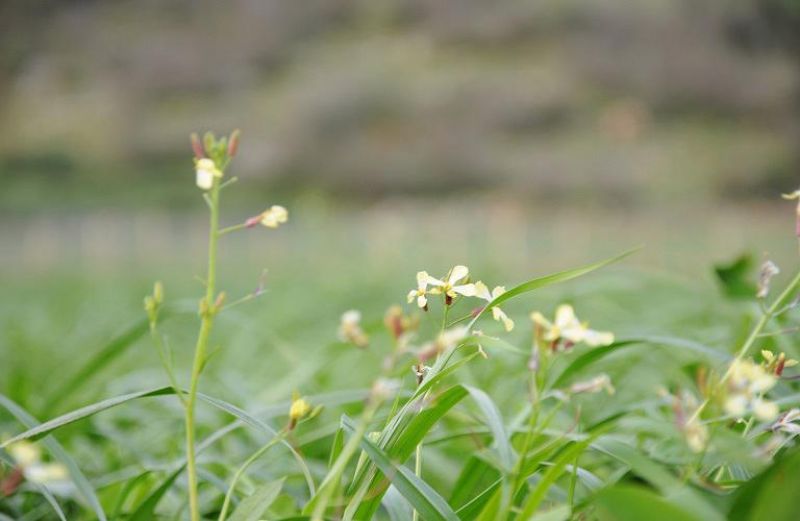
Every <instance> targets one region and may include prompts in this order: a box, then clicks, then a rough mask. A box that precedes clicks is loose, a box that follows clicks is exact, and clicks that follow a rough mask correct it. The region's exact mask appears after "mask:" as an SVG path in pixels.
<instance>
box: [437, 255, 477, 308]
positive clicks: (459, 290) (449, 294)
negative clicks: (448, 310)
mask: <svg viewBox="0 0 800 521" xmlns="http://www.w3.org/2000/svg"><path fill="white" fill-rule="evenodd" d="M468 276H469V268H467V267H466V266H461V265H458V266H455V267H453V269H451V270H450V272H449V273H448V274H447V277H445V280H444V281H442V280H439V279H435V278H433V277H428V284H430V285H431V286H433V288H432V289H431V290H430V291H429V292H428V293H430V294H431V295H441V294H443V295H444V296H445V303H446V304H448V305H450V304H451V303H452V302H453V299H454V298H456V296H457V295H464V296H465V297H474V296H475V284H459V282H463V281H464V280H465V279H466V278H467V277H468Z"/></svg>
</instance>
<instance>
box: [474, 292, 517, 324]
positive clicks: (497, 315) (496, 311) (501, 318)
mask: <svg viewBox="0 0 800 521" xmlns="http://www.w3.org/2000/svg"><path fill="white" fill-rule="evenodd" d="M505 292H506V288H504V287H503V286H496V287H495V288H494V289H493V290H492V291H491V292H490V291H489V287H488V286H486V284H484V283H483V282H481V281H478V282H476V283H475V296H476V297H478V298H482V299H483V300H485V301H487V302H491V301H493V300H494V299H496V298H497V297H499V296H500V295H502V294H503V293H505ZM492 317H493V318H494V319H495V320H497V321H498V322H502V323H503V327H505V329H506V331H511V330H512V329H514V321H513V320H511V319H510V318H508V315H506V314H505V312H504V311H503V310H502V309H500V307H498V306H494V307H493V308H492Z"/></svg>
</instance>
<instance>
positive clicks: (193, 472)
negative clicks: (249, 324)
mask: <svg viewBox="0 0 800 521" xmlns="http://www.w3.org/2000/svg"><path fill="white" fill-rule="evenodd" d="M208 200H209V201H210V204H209V208H210V210H211V212H210V217H209V233H208V275H207V277H206V296H205V300H204V302H205V304H204V305H203V306H201V323H200V333H199V334H198V336H197V345H196V346H195V350H194V362H193V363H192V379H191V383H190V385H189V396H188V398H187V403H186V472H187V474H188V478H189V513H190V517H191V520H192V521H200V506H199V503H198V497H197V462H196V460H195V446H194V440H195V415H194V413H195V407H196V404H197V386H198V383H199V381H200V373H201V372H202V371H203V366H204V364H205V358H206V350H207V349H208V338H209V336H210V335H211V328H212V326H213V323H214V313H215V311H214V287H215V283H216V271H217V238H218V237H219V234H218V229H219V184H218V182H217V183H215V184H214V186H213V187H212V188H211V195H210V197H208Z"/></svg>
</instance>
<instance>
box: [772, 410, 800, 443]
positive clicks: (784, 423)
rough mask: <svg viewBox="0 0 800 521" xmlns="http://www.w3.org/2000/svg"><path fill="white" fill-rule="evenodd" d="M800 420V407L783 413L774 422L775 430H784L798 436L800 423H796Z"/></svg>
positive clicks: (773, 428)
mask: <svg viewBox="0 0 800 521" xmlns="http://www.w3.org/2000/svg"><path fill="white" fill-rule="evenodd" d="M797 420H800V409H797V408H795V409H791V410H789V411H787V412H786V413H784V414H782V415H781V416H780V418H778V419H777V420H776V421H775V423H773V424H772V430H773V431H783V432H788V433H789V434H791V435H793V436H796V435H798V434H800V425H798V424H797V423H795V422H796V421H797Z"/></svg>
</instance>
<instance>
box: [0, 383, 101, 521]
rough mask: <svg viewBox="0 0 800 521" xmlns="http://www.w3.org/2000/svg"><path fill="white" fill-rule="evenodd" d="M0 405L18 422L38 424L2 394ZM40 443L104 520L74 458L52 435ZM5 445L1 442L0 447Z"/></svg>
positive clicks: (95, 498) (91, 490)
mask: <svg viewBox="0 0 800 521" xmlns="http://www.w3.org/2000/svg"><path fill="white" fill-rule="evenodd" d="M0 405H1V406H3V407H4V408H5V409H6V410H8V412H10V413H11V415H12V416H14V417H15V418H16V419H17V420H18V421H19V422H20V423H22V424H23V425H25V426H27V427H34V428H35V427H36V425H38V424H39V422H38V420H37V419H36V418H34V417H33V416H32V415H31V414H29V413H28V411H26V410H25V409H23V408H22V407H20V406H19V405H17V403H16V402H14V401H13V400H11V399H9V398H8V397H6V396H5V395H3V394H0ZM42 444H43V445H44V446H45V447H47V450H48V451H50V454H52V455H53V457H54V458H55V459H57V460H58V461H60V462H61V463H62V464H63V465H64V466H65V467H66V468H67V472H69V475H70V477H71V478H72V482H73V483H74V484H75V488H77V489H78V492H79V493H80V494H81V495H82V496H83V498H84V499H85V500H86V502H87V503H89V506H90V507H91V509H92V510H93V511H94V513H95V515H96V516H97V518H98V519H99V520H100V521H106V520H107V518H106V514H105V512H104V511H103V507H102V506H101V505H100V500H99V499H97V494H95V491H94V488H93V487H92V485H91V483H89V480H88V479H86V476H84V475H83V472H81V469H80V467H78V464H77V463H75V460H73V459H72V457H70V455H69V454H68V453H67V451H65V450H64V448H63V447H62V446H61V444H60V443H58V442H57V441H56V440H55V439H54V438H52V437H48V438H45V439H44V440H42ZM5 446H6V445H5V444H3V445H1V446H0V447H5Z"/></svg>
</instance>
